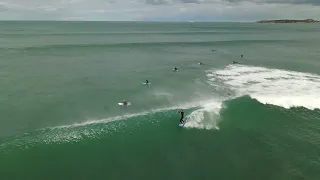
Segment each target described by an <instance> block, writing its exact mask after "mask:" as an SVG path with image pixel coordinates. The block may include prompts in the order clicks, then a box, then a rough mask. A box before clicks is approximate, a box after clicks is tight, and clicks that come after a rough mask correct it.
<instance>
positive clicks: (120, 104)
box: [118, 102, 131, 106]
mask: <svg viewBox="0 0 320 180" xmlns="http://www.w3.org/2000/svg"><path fill="white" fill-rule="evenodd" d="M118 105H119V106H124V104H123V103H118ZM130 105H131V102H128V104H127V106H130Z"/></svg>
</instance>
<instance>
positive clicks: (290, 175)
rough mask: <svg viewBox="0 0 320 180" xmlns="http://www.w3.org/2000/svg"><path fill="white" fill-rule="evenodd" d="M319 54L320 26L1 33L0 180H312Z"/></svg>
mask: <svg viewBox="0 0 320 180" xmlns="http://www.w3.org/2000/svg"><path fill="white" fill-rule="evenodd" d="M319 47H320V26H319V25H293V24H283V25H282V24H252V23H151V22H1V23H0V85H1V88H0V103H1V106H0V179H4V180H15V179H17V180H20V179H30V180H40V179H41V180H42V179H47V180H51V179H52V180H63V179H66V180H67V179H79V180H80V179H84V180H87V179H90V180H95V179H97V180H98V179H99V180H100V179H117V180H118V179H139V180H141V179H159V180H160V179H161V180H163V179H175V180H176V179H219V180H221V179H226V180H227V179H228V180H230V179H243V180H248V179H252V180H258V179H261V180H267V179H268V180H269V179H279V180H280V179H281V180H289V179H290V180H293V179H299V180H300V179H308V180H310V179H312V180H313V179H314V180H318V179H319V178H320V173H319V169H320V156H319V152H320V143H319V142H320V111H319V108H320V101H319V98H320V75H319V74H320V71H319V68H320V61H319V57H320V49H319ZM212 50H215V51H212ZM241 54H243V55H244V57H243V58H241V57H240V55H241ZM199 61H201V62H202V63H203V65H199V64H198V62H199ZM232 61H237V62H239V63H240V64H230V63H232ZM174 67H177V68H178V72H173V70H172V69H173V68H174ZM146 79H148V80H149V81H150V82H151V83H152V84H151V85H142V84H141V82H144V81H145V80H146ZM124 99H125V100H127V101H129V102H131V103H132V105H131V106H128V107H122V106H118V105H117V103H118V102H121V101H122V100H124ZM181 108H183V109H185V116H186V119H187V123H186V125H185V128H182V129H181V128H178V123H179V118H180V117H179V114H178V113H177V111H178V110H179V109H181Z"/></svg>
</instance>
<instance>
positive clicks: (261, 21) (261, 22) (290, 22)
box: [255, 19, 320, 24]
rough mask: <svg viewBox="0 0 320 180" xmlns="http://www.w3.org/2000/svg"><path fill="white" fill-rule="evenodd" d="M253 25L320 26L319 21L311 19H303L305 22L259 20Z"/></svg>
mask: <svg viewBox="0 0 320 180" xmlns="http://www.w3.org/2000/svg"><path fill="white" fill-rule="evenodd" d="M255 23H260V24H264V23H267V24H320V21H317V20H313V19H305V20H292V19H279V20H260V21H256V22H255Z"/></svg>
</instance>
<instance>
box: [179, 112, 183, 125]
mask: <svg viewBox="0 0 320 180" xmlns="http://www.w3.org/2000/svg"><path fill="white" fill-rule="evenodd" d="M179 112H180V114H181V118H180V123H183V118H184V112H183V110H180V111H179Z"/></svg>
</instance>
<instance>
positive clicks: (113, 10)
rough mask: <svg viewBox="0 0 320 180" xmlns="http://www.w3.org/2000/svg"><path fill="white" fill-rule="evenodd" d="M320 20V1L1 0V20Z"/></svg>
mask: <svg viewBox="0 0 320 180" xmlns="http://www.w3.org/2000/svg"><path fill="white" fill-rule="evenodd" d="M284 18H285V19H307V18H312V19H316V20H320V0H0V20H63V21H65V20H70V21H74V20H77V21H78V20H79V21H218V22H230V21H240V22H250V21H256V20H262V19H284Z"/></svg>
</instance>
